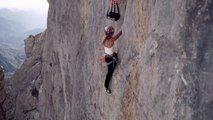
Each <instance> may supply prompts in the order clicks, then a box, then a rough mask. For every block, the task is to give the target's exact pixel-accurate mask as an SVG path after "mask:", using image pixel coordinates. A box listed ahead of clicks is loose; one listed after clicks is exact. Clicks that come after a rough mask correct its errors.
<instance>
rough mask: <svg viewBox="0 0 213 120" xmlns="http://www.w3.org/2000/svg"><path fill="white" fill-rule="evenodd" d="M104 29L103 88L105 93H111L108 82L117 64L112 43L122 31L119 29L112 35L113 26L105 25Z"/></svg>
mask: <svg viewBox="0 0 213 120" xmlns="http://www.w3.org/2000/svg"><path fill="white" fill-rule="evenodd" d="M104 31H105V34H106V36H105V38H104V41H103V45H104V51H105V57H104V58H105V62H106V63H107V64H108V65H107V66H108V73H107V75H106V79H105V84H104V86H105V88H106V92H107V93H109V94H110V93H111V90H110V89H109V83H110V80H111V78H112V74H113V72H114V70H115V67H116V65H117V62H116V60H117V54H116V53H115V52H113V45H114V42H115V41H116V40H117V39H118V38H119V37H120V36H121V35H122V31H120V32H119V33H118V34H116V35H115V36H113V35H114V28H113V27H112V26H107V27H105V28H104Z"/></svg>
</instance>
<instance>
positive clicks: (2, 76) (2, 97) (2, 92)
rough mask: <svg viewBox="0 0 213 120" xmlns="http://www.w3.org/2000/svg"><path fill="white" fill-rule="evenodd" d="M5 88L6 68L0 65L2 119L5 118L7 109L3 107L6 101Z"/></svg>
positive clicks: (0, 108)
mask: <svg viewBox="0 0 213 120" xmlns="http://www.w3.org/2000/svg"><path fill="white" fill-rule="evenodd" d="M5 96H6V94H5V90H4V70H3V67H2V66H1V65H0V120H4V119H5V110H4V108H3V103H4V101H5Z"/></svg>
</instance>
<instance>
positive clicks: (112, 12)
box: [106, 0, 120, 21]
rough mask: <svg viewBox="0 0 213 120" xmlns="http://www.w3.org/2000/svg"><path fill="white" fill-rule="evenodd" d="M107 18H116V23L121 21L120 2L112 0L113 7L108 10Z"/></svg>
mask: <svg viewBox="0 0 213 120" xmlns="http://www.w3.org/2000/svg"><path fill="white" fill-rule="evenodd" d="M106 17H107V18H114V20H115V21H117V20H119V19H120V10H119V6H118V0H111V6H110V8H109V9H108V10H107V16H106Z"/></svg>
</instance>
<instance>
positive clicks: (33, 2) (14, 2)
mask: <svg viewBox="0 0 213 120" xmlns="http://www.w3.org/2000/svg"><path fill="white" fill-rule="evenodd" d="M0 8H18V9H23V10H29V9H33V10H36V11H47V9H48V2H47V0H0Z"/></svg>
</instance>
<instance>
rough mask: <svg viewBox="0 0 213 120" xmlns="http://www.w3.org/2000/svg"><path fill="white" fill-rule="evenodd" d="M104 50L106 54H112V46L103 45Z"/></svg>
mask: <svg viewBox="0 0 213 120" xmlns="http://www.w3.org/2000/svg"><path fill="white" fill-rule="evenodd" d="M104 51H105V53H106V54H108V55H112V54H113V47H111V48H108V47H104Z"/></svg>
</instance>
